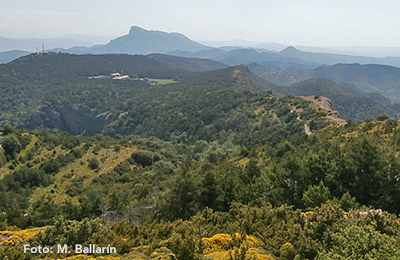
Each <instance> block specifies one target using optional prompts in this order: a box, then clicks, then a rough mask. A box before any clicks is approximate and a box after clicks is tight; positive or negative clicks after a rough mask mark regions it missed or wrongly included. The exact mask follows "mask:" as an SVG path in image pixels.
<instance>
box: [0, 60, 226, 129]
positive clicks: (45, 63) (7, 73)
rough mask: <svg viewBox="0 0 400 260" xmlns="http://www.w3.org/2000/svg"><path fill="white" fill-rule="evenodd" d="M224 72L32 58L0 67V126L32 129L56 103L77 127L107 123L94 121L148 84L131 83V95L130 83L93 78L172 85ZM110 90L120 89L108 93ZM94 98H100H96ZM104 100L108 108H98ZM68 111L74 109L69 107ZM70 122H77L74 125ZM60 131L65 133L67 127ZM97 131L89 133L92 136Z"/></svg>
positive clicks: (198, 65) (201, 64)
mask: <svg viewBox="0 0 400 260" xmlns="http://www.w3.org/2000/svg"><path fill="white" fill-rule="evenodd" d="M169 59H173V62H171V61H168V60H169ZM163 60H165V61H163ZM223 67H226V66H225V65H223V64H221V63H218V62H214V61H209V60H203V59H187V58H180V59H179V62H178V61H177V60H176V59H175V58H169V56H159V55H151V56H142V55H68V54H55V53H46V54H32V55H28V56H25V57H22V58H20V59H18V60H16V61H14V62H11V63H9V64H3V65H1V66H0V68H1V70H2V75H1V77H0V82H1V88H0V93H1V95H0V99H1V105H0V107H1V110H2V111H3V113H1V115H0V123H5V122H7V123H10V124H13V125H15V126H24V125H25V124H26V125H29V124H30V122H29V121H28V122H26V120H29V118H31V117H32V113H34V114H35V113H36V112H35V111H37V110H38V108H40V109H43V110H46V109H47V108H48V107H49V105H50V107H51V104H52V102H55V103H54V104H53V105H58V106H62V109H64V110H66V111H71V109H72V112H71V113H72V114H75V115H77V116H78V115H79V116H78V118H76V120H77V121H80V120H82V121H86V120H89V118H93V120H95V121H96V120H97V121H99V120H100V121H102V120H103V119H102V118H103V117H100V118H97V119H96V116H97V115H99V114H101V113H104V112H107V111H114V110H113V109H116V108H115V107H116V106H118V104H117V103H115V101H117V100H118V101H120V100H121V99H125V100H126V99H127V98H128V97H127V96H123V95H125V94H127V93H128V92H131V91H132V92H135V91H141V90H143V89H144V86H148V85H150V84H149V83H146V82H144V81H141V80H129V83H131V85H133V86H138V87H139V88H134V90H132V88H129V87H128V86H129V85H130V84H128V83H127V82H116V81H112V80H110V79H93V77H97V76H99V75H105V76H110V74H111V73H113V72H118V73H122V74H124V75H128V76H130V78H131V79H146V78H152V79H169V80H170V81H172V79H173V78H179V77H181V76H183V75H186V74H188V73H189V74H190V73H191V72H190V71H199V70H208V69H218V68H223ZM91 78H92V79H91ZM110 86H118V87H116V88H111V89H110ZM85 90H86V91H85ZM110 91H111V92H112V93H114V96H110V93H111V92H110ZM96 95H99V96H97V97H96ZM59 98H60V99H59ZM96 98H98V99H96ZM102 99H104V100H103V101H104V102H105V103H100V100H102ZM64 101H65V103H64ZM107 102H109V103H108V104H107ZM13 104H18V105H13ZM68 105H71V106H70V107H68ZM110 106H111V107H110ZM40 109H39V110H40ZM15 115H19V116H18V117H16V116H15ZM114 116H116V115H114ZM79 118H81V119H79ZM71 120H72V121H75V119H71ZM97 121H96V122H97ZM93 122H94V121H93ZM88 123H89V122H88ZM89 124H90V123H89ZM99 124H100V125H101V124H103V123H101V122H100V123H99ZM97 125H98V123H94V124H93V126H91V127H93V128H94V129H98V127H97ZM49 126H51V125H49ZM53 127H54V126H53ZM59 128H60V129H63V130H64V131H67V128H65V127H64V128H62V127H59ZM88 130H89V129H88ZM83 131H85V129H82V130H81V131H75V130H72V128H71V132H73V133H75V134H76V133H80V132H83ZM93 131H94V130H89V132H91V133H93Z"/></svg>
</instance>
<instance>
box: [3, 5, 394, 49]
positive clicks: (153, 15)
mask: <svg viewBox="0 0 400 260" xmlns="http://www.w3.org/2000/svg"><path fill="white" fill-rule="evenodd" d="M132 25H137V26H140V27H143V28H145V29H147V30H161V31H166V32H179V33H183V34H185V35H186V36H188V37H189V38H191V39H193V40H196V41H227V40H233V39H244V40H248V41H256V42H278V43H282V44H287V45H310V46H352V45H358V46H387V47H389V46H392V47H400V1H398V0H273V1H272V0H264V1H263V0H258V1H255V0H229V1H227V0H196V1H192V0H163V1H161V0H147V1H143V0H141V1H136V0H134V1H128V0H113V1H110V0H107V1H104V0H12V1H10V0H0V36H3V37H10V38H12V37H14V38H15V37H18V38H22V37H36V38H52V37H62V36H65V35H68V34H86V35H98V36H110V37H116V36H121V35H124V34H127V33H128V32H129V29H130V27H131V26H132Z"/></svg>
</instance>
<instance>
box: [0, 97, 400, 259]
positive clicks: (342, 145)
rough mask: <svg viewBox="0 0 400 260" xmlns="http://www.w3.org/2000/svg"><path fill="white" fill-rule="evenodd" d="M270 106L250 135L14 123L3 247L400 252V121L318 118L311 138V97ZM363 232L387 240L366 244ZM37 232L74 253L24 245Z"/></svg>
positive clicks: (3, 187) (38, 239)
mask: <svg viewBox="0 0 400 260" xmlns="http://www.w3.org/2000/svg"><path fill="white" fill-rule="evenodd" d="M268 100H273V98H271V97H269V99H268ZM267 103H268V102H267ZM267 103H262V102H258V103H255V104H254V106H249V107H248V110H247V111H248V112H250V111H252V110H253V109H255V112H254V115H253V116H249V117H248V116H246V117H245V118H246V119H247V120H243V119H245V118H241V119H240V120H238V121H236V122H235V123H236V124H237V125H239V126H240V130H242V129H246V128H249V129H250V130H251V131H250V132H248V133H246V134H245V135H243V136H242V137H241V138H244V140H243V141H239V142H238V141H235V140H229V138H228V140H226V139H225V140H224V139H223V138H221V139H218V140H216V141H211V142H208V141H206V140H201V139H197V140H196V142H195V143H192V142H187V141H186V140H188V139H190V138H187V139H186V138H183V139H182V138H181V139H180V143H178V142H176V141H177V140H175V141H172V142H166V141H162V140H158V139H156V138H154V137H152V138H149V139H145V138H141V137H139V136H120V135H117V136H115V138H112V137H109V136H100V135H98V136H96V137H84V136H69V135H68V134H65V133H61V132H59V131H54V130H53V131H49V130H41V131H36V132H25V131H20V130H15V129H13V128H11V127H9V126H5V127H3V128H2V129H1V132H2V135H1V138H0V139H1V143H2V145H3V147H4V150H0V173H1V176H2V177H1V178H0V196H1V198H2V200H1V203H0V211H1V212H2V214H1V215H0V229H1V231H0V257H3V258H4V257H5V256H7V257H8V258H9V259H21V258H20V256H21V255H23V256H24V258H23V259H42V258H46V257H52V258H58V259H71V260H72V259H74V258H75V259H76V257H78V256H77V254H78V252H77V251H75V248H74V247H73V245H74V244H82V245H84V246H88V245H89V244H96V245H99V246H105V245H110V246H111V247H115V253H114V254H109V253H108V252H103V253H100V254H93V253H86V254H80V255H79V259H90V258H92V259H93V258H95V259H110V260H111V259H115V258H119V259H126V260H128V259H141V258H147V259H158V257H171V258H172V259H199V260H200V259H204V257H208V258H211V259H220V258H223V259H226V258H227V257H229V255H235V254H236V256H237V255H238V254H239V253H241V254H242V255H247V256H248V257H258V258H261V257H263V258H266V259H274V260H278V259H287V260H289V259H293V258H294V257H296V258H300V259H302V258H303V259H321V258H320V257H322V259H330V258H331V256H332V255H340V256H342V257H353V258H360V257H363V256H368V257H370V258H371V259H374V258H376V256H377V255H378V256H379V258H388V257H392V256H395V257H397V256H398V253H397V252H396V249H397V248H398V246H399V245H400V240H399V234H400V224H399V218H398V216H397V215H396V214H397V213H398V208H399V205H398V202H399V201H400V198H399V197H398V196H399V194H400V192H399V188H398V187H399V185H398V180H397V179H396V178H394V176H398V174H399V170H398V169H400V167H399V166H400V161H399V159H398V153H399V151H398V150H397V149H398V148H397V146H396V145H395V144H394V143H393V142H394V141H395V142H398V139H399V138H398V136H397V135H396V132H397V131H398V130H399V129H398V125H397V123H396V122H395V121H394V120H390V119H387V118H381V119H380V120H381V121H372V120H369V121H366V122H363V123H359V124H347V125H345V126H340V127H338V125H337V124H333V125H330V126H328V127H325V128H324V129H322V130H321V128H320V127H318V124H317V123H315V122H314V123H313V124H311V123H310V125H313V127H314V130H313V134H312V135H309V136H308V135H306V134H305V133H304V129H303V128H302V124H303V123H304V122H307V121H308V120H311V121H312V120H315V118H316V117H318V116H321V115H319V114H320V113H321V112H322V111H321V110H319V109H318V108H316V107H314V106H313V105H312V104H311V103H309V102H305V101H304V100H303V101H302V99H299V98H293V99H291V98H283V99H276V100H275V101H274V103H276V104H279V109H277V110H275V111H274V110H266V108H267V107H266V105H267ZM291 108H292V109H296V110H297V112H290V110H291ZM326 108H330V106H328V107H326ZM243 112H244V113H246V111H243ZM248 112H247V113H248ZM297 118H300V120H301V121H299V120H298V119H297ZM307 118H308V120H307ZM260 120H261V121H260ZM296 121H297V122H298V125H299V126H301V127H295V125H297V124H295V122H296ZM322 122H325V123H326V121H325V119H323V120H322V121H320V123H322ZM320 123H319V124H320ZM326 125H327V124H325V125H324V126H326ZM295 129H298V130H299V131H296V130H295ZM233 132H234V131H228V132H225V133H224V135H226V136H229V135H231V134H232V133H233ZM269 132H272V133H273V135H270V137H269V138H267V139H264V140H263V139H262V138H263V137H264V136H265V135H266V134H267V133H269ZM267 136H268V135H267ZM187 137H190V133H189V134H188V135H187ZM246 139H247V140H246ZM258 140H259V141H258ZM238 143H249V144H250V145H249V146H247V147H246V146H242V145H240V144H238ZM10 144H11V145H10ZM221 183H224V185H221ZM289 205H291V206H289ZM363 205H365V206H369V207H365V206H363ZM389 212H392V213H389ZM393 213H396V214H393ZM321 232H322V234H323V235H322V234H321ZM354 236H357V243H359V242H363V243H368V242H370V241H371V239H372V240H373V241H376V242H377V243H376V244H374V245H371V246H370V247H368V248H367V249H364V250H362V251H360V250H357V248H358V244H357V245H356V246H354V245H353V244H352V243H349V242H350V241H353V239H354ZM343 240H344V241H345V242H344V243H343ZM26 243H29V244H30V245H35V244H39V245H43V246H53V245H57V244H62V245H63V244H67V245H69V250H70V251H71V252H70V253H59V252H53V253H51V254H33V253H29V252H28V253H25V254H23V246H22V245H23V244H26ZM237 258H238V257H235V259H237ZM379 258H378V259H379Z"/></svg>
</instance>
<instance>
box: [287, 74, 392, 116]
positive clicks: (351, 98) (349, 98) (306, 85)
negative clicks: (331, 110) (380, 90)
mask: <svg viewBox="0 0 400 260" xmlns="http://www.w3.org/2000/svg"><path fill="white" fill-rule="evenodd" d="M290 89H291V90H293V94H294V95H297V96H310V95H316V96H325V97H329V98H330V99H331V100H332V102H333V104H334V107H335V109H336V110H338V111H339V113H340V115H341V116H342V117H343V118H344V119H347V120H349V119H350V120H353V121H364V120H366V119H371V118H376V117H377V116H379V115H380V114H386V115H389V116H391V117H393V118H394V116H395V113H396V112H395V111H394V110H393V109H391V108H390V102H389V104H387V103H386V106H385V105H384V104H381V103H379V102H377V101H375V100H374V99H372V98H371V97H370V96H369V95H368V94H367V93H365V92H362V91H360V90H358V89H357V88H355V87H354V86H351V85H348V84H337V83H335V82H333V81H331V80H328V79H324V78H312V79H309V80H305V81H302V82H300V83H297V84H294V85H291V86H290ZM350 93H351V94H350ZM362 94H364V95H362ZM316 99H318V98H316ZM379 101H381V102H382V103H384V102H383V101H384V100H379Z"/></svg>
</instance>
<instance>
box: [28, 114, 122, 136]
mask: <svg viewBox="0 0 400 260" xmlns="http://www.w3.org/2000/svg"><path fill="white" fill-rule="evenodd" d="M116 118H117V116H115V115H113V114H112V113H111V112H104V113H101V114H98V115H91V114H89V113H88V112H86V111H83V110H80V109H74V108H70V107H58V108H56V109H55V110H52V109H49V108H47V107H42V108H39V109H38V110H37V111H35V112H34V113H33V114H32V116H31V118H30V119H29V121H28V122H27V128H28V129H36V128H43V127H46V128H57V129H60V130H61V131H66V132H68V133H70V134H73V135H78V134H89V135H93V134H96V133H101V132H102V131H103V129H104V128H105V127H106V126H107V125H109V124H110V123H112V122H113V121H114V120H115V119H116Z"/></svg>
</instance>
